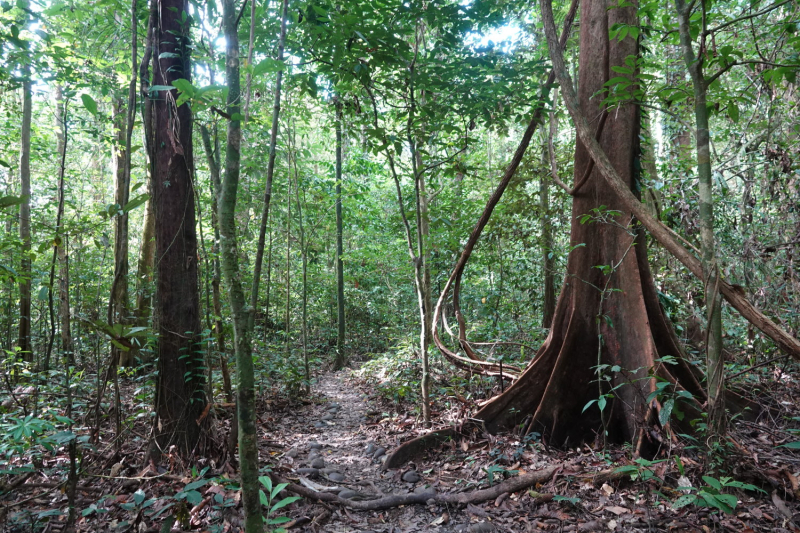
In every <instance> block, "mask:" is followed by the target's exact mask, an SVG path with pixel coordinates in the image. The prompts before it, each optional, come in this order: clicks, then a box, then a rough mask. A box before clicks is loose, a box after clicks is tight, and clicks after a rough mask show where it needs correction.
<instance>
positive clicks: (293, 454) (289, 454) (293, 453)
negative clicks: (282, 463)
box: [283, 448, 300, 459]
mask: <svg viewBox="0 0 800 533" xmlns="http://www.w3.org/2000/svg"><path fill="white" fill-rule="evenodd" d="M299 454H300V450H298V449H297V448H291V449H289V451H287V452H286V453H285V454H283V455H285V456H286V457H291V458H292V459H294V458H295V457H297V456H298V455H299Z"/></svg>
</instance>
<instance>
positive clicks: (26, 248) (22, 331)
mask: <svg viewBox="0 0 800 533" xmlns="http://www.w3.org/2000/svg"><path fill="white" fill-rule="evenodd" d="M19 5H20V7H21V8H22V9H24V10H25V11H26V12H25V15H24V17H25V21H26V22H25V24H27V19H28V13H27V12H28V10H29V8H30V2H29V0H21V1H20V2H19ZM21 70H22V124H21V131H20V141H19V142H20V150H19V183H20V195H21V196H22V203H21V204H20V206H19V240H20V241H21V243H22V247H21V252H22V256H21V261H20V271H19V278H18V279H19V334H18V336H17V347H18V348H19V350H20V352H21V355H22V357H23V359H24V360H26V361H29V362H33V346H32V344H31V275H32V273H31V114H32V109H33V102H32V95H31V59H30V57H29V56H28V55H27V54H26V55H25V57H24V59H23V64H22V66H21Z"/></svg>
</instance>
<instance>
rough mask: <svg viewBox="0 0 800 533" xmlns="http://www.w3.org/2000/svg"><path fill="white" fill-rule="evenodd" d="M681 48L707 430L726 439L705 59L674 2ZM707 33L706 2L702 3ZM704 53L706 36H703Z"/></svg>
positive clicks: (678, 0) (686, 13) (685, 14)
mask: <svg viewBox="0 0 800 533" xmlns="http://www.w3.org/2000/svg"><path fill="white" fill-rule="evenodd" d="M675 6H676V8H677V10H678V24H679V31H680V40H681V47H682V48H683V54H684V60H685V62H686V68H687V70H688V71H689V75H690V77H691V79H692V86H693V87H694V116H695V122H696V125H697V135H696V143H697V175H698V178H699V200H700V247H701V258H702V264H703V278H704V282H705V302H706V318H707V324H706V329H707V332H706V339H707V341H706V362H707V373H708V378H707V379H708V384H707V390H708V428H709V431H710V435H711V437H712V439H714V440H715V441H717V442H718V441H719V440H720V439H722V438H723V437H724V436H725V432H726V423H727V422H726V414H725V361H724V360H723V358H722V297H721V295H720V292H719V281H718V279H719V266H718V264H717V257H716V251H715V246H716V245H715V239H714V198H713V191H712V180H711V152H710V149H709V127H708V107H707V105H706V91H707V88H708V87H707V82H706V79H705V75H704V74H703V57H702V55H701V56H700V57H695V54H694V50H693V49H692V37H691V33H690V30H689V17H690V15H691V13H690V9H689V8H688V7H687V6H686V3H685V2H684V0H675ZM700 8H701V11H702V14H703V19H702V20H703V31H705V29H706V28H705V0H700ZM701 39H702V40H703V43H702V44H701V49H703V50H704V49H705V43H704V41H705V36H701Z"/></svg>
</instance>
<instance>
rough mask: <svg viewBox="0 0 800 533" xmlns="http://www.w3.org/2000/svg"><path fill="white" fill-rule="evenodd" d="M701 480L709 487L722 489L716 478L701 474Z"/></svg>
mask: <svg viewBox="0 0 800 533" xmlns="http://www.w3.org/2000/svg"><path fill="white" fill-rule="evenodd" d="M703 481H705V482H706V484H707V485H708V486H709V487H714V488H715V489H717V490H722V484H721V483H720V482H719V480H718V479H716V478H713V477H711V476H703Z"/></svg>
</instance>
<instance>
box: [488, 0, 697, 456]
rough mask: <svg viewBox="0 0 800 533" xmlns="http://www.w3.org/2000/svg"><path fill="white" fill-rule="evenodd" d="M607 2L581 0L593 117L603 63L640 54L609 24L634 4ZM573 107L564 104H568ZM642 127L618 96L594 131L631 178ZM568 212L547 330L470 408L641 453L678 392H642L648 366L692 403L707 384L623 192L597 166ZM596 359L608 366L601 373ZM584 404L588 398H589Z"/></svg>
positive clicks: (586, 98) (552, 434) (583, 86)
mask: <svg viewBox="0 0 800 533" xmlns="http://www.w3.org/2000/svg"><path fill="white" fill-rule="evenodd" d="M612 6H613V7H616V3H615V2H612V1H611V0H607V1H599V2H584V3H582V5H581V31H580V33H581V39H580V61H579V63H580V70H579V83H578V87H579V104H580V111H581V112H582V113H583V114H584V116H589V117H593V118H594V119H595V120H596V121H599V120H600V119H601V117H602V116H603V113H602V111H603V109H602V103H601V98H600V97H598V96H596V94H597V93H598V91H600V90H601V89H602V88H603V86H604V84H605V82H606V81H607V80H608V79H609V78H610V76H612V74H611V72H610V71H609V69H610V68H611V67H613V66H618V65H622V64H623V63H624V61H625V58H626V57H628V56H630V55H636V54H637V43H636V41H635V40H634V39H632V38H631V37H627V38H626V39H623V40H622V41H621V42H619V41H618V40H616V39H613V40H611V41H609V37H608V34H609V29H610V28H611V27H612V26H613V25H614V24H617V23H620V24H626V25H636V24H637V18H636V7H635V6H629V7H622V8H616V9H609V8H611V7H612ZM542 13H543V19H544V20H545V29H546V34H547V39H548V44H549V47H550V49H551V51H552V55H553V56H554V59H553V64H554V70H555V72H556V75H557V77H558V79H559V81H560V84H561V86H562V91H564V93H565V99H566V100H568V103H569V105H568V107H569V106H571V105H572V101H571V100H569V99H570V98H571V96H570V95H568V94H567V92H569V91H571V90H572V89H571V85H569V86H565V85H566V84H567V83H569V82H568V76H567V74H566V72H565V68H564V66H563V60H562V59H560V58H561V55H560V51H558V48H557V46H558V45H557V38H556V35H555V25H554V24H553V20H552V7H551V5H550V2H549V1H548V0H545V1H543V2H542ZM556 53H557V54H558V55H556ZM556 59H558V61H556ZM613 75H614V76H615V75H616V74H613ZM576 112H577V111H576V110H574V109H573V108H572V107H570V113H573V114H574V113H576ZM638 130H639V114H638V110H637V108H636V106H634V105H630V104H627V105H623V106H621V107H619V108H617V109H615V110H614V113H612V114H610V115H609V116H608V117H607V122H606V123H605V127H604V128H603V130H602V132H601V136H600V141H599V142H600V145H601V146H602V147H603V148H604V149H605V151H606V153H607V154H608V158H609V159H610V161H611V165H612V166H613V168H614V169H615V170H616V172H617V174H618V175H619V176H620V177H621V178H622V180H623V181H624V182H625V184H626V186H627V187H628V188H629V189H632V188H633V187H634V185H635V182H636V180H637V179H638V176H637V171H636V169H637V165H636V164H635V158H636V156H637V154H638ZM583 133H585V132H582V134H581V135H582V136H581V137H580V139H579V142H578V143H577V145H576V151H575V174H574V175H575V180H576V181H578V180H580V179H581V178H582V177H583V175H584V173H585V172H586V170H587V167H588V166H589V165H590V164H591V163H590V162H591V160H592V159H591V158H590V156H589V152H588V151H587V148H586V146H585V145H584V141H583V139H585V137H583ZM599 166H600V165H599V164H598V167H599ZM604 171H605V169H604ZM601 205H603V206H606V208H604V209H606V210H612V211H611V212H608V211H604V213H605V214H600V215H599V216H598V214H597V211H595V212H594V213H595V217H594V220H592V221H590V222H589V223H586V224H581V223H580V219H581V217H583V215H585V214H592V213H593V211H592V210H593V209H596V208H599V206H601ZM571 218H572V228H571V238H570V244H571V246H572V247H573V248H572V252H571V253H570V255H569V258H568V262H567V277H566V279H565V282H564V285H563V287H562V291H561V296H560V297H559V299H558V303H557V305H556V311H555V316H554V319H553V324H552V327H551V329H550V333H549V335H548V337H547V340H546V341H545V343H544V345H543V346H542V347H541V348H540V350H539V352H538V354H537V356H536V358H535V359H534V361H533V363H532V364H531V365H530V366H528V368H527V369H526V370H525V372H524V373H523V374H522V375H521V376H520V378H519V379H518V380H517V381H516V382H515V383H514V384H513V385H512V386H511V387H509V388H508V389H507V390H506V391H505V393H503V394H501V395H500V396H498V397H496V398H494V399H493V400H492V401H490V402H489V403H488V404H486V405H485V406H484V407H483V408H482V409H481V410H480V411H479V412H478V414H477V415H476V416H477V417H478V418H481V419H483V420H484V421H485V422H486V425H487V427H488V428H490V429H493V428H497V427H498V426H500V425H507V424H508V425H510V424H519V423H520V422H521V421H522V419H523V417H525V416H530V421H529V423H528V428H529V430H533V431H537V432H539V433H542V434H543V435H544V436H545V438H546V439H547V440H548V441H549V442H550V443H552V444H557V445H563V444H566V443H570V444H574V443H576V442H579V441H581V440H584V439H587V438H592V437H593V436H595V435H598V436H599V437H600V438H601V439H606V438H607V439H610V440H613V441H625V440H627V441H632V442H634V443H635V445H636V451H637V452H641V451H642V450H643V449H647V448H651V447H654V446H655V445H657V443H655V442H650V441H649V438H650V436H649V433H648V431H647V428H648V426H650V425H653V424H655V423H656V421H657V420H658V418H659V417H658V415H659V414H662V415H663V417H664V418H663V419H664V422H666V421H667V420H669V417H668V416H666V415H668V414H669V413H659V412H657V409H658V408H659V407H660V406H662V405H663V406H667V405H670V404H668V403H667V402H669V400H671V399H672V400H673V401H674V398H669V397H666V396H661V397H657V398H656V400H657V401H656V402H655V403H651V402H648V401H647V398H648V396H649V394H650V393H651V392H653V391H654V390H655V383H656V382H655V378H654V377H652V376H650V375H649V374H648V371H650V370H651V369H652V371H653V372H654V373H655V376H658V377H659V378H662V379H666V380H668V381H670V382H671V383H674V384H675V387H677V388H681V387H682V388H685V389H687V390H688V391H689V392H691V393H692V394H693V395H694V397H695V399H697V400H698V403H693V404H690V405H689V406H688V407H689V408H690V409H692V408H693V409H694V410H695V412H696V411H697V409H698V408H699V403H701V402H702V401H703V399H704V396H705V394H704V391H703V390H702V387H700V385H699V383H698V382H697V380H696V379H695V378H694V375H693V373H692V370H691V368H690V367H689V365H688V364H687V363H686V362H685V361H684V360H683V359H682V358H681V357H679V355H680V354H681V353H682V352H681V348H680V346H679V344H678V341H677V338H676V336H675V334H674V332H673V330H672V328H671V325H670V324H669V322H668V321H667V319H666V317H665V316H664V313H663V311H662V309H661V306H660V305H659V302H658V297H657V293H656V290H655V286H654V285H653V280H652V276H651V273H650V269H649V265H648V262H647V250H646V248H645V246H644V244H645V243H644V240H643V235H642V233H641V231H638V230H637V229H636V228H635V227H634V226H633V224H632V223H633V221H634V219H633V216H632V214H631V211H630V210H629V209H628V208H627V207H626V203H625V200H624V199H623V198H621V196H620V194H618V193H617V192H616V191H615V190H614V189H613V188H612V187H611V186H609V185H608V183H607V181H606V180H604V179H603V178H602V176H601V174H600V172H599V170H598V168H594V170H593V171H592V172H591V174H590V175H589V176H588V181H587V182H586V183H585V185H584V186H583V188H582V189H580V190H579V191H578V192H576V193H575V195H574V196H573V205H572V217H571ZM598 266H600V267H602V268H597V267H598ZM666 356H672V357H674V358H676V364H675V365H671V367H670V368H667V367H666V365H665V364H664V363H663V362H660V361H659V359H661V358H664V357H666ZM601 365H607V366H605V367H603V366H601ZM602 368H606V369H609V370H608V371H607V372H606V374H604V375H603V376H598V374H597V373H598V372H599V371H600V370H601V369H602ZM598 377H601V378H605V377H607V378H608V379H607V380H606V379H598ZM590 384H597V386H594V385H590ZM590 402H594V404H590ZM587 404H590V405H591V406H590V407H589V408H586V407H587ZM662 408H663V407H662Z"/></svg>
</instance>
